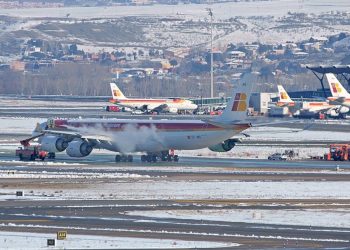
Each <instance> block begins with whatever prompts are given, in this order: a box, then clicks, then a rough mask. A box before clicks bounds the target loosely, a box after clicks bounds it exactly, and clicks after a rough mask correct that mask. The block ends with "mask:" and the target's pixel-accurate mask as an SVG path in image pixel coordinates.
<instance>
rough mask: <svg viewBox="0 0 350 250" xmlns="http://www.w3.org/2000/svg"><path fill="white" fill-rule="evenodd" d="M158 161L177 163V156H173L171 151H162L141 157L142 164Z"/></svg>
mask: <svg viewBox="0 0 350 250" xmlns="http://www.w3.org/2000/svg"><path fill="white" fill-rule="evenodd" d="M158 160H160V161H168V162H171V161H174V162H178V161H179V156H178V155H174V151H173V150H169V151H162V152H159V153H147V155H141V161H142V162H157V161H158Z"/></svg>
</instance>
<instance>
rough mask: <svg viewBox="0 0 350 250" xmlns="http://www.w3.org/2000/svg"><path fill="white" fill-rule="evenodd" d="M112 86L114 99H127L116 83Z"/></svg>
mask: <svg viewBox="0 0 350 250" xmlns="http://www.w3.org/2000/svg"><path fill="white" fill-rule="evenodd" d="M110 86H111V91H112V97H113V99H114V100H116V99H127V98H126V97H125V96H124V94H123V92H122V91H121V90H120V89H119V88H118V86H117V85H116V84H115V83H114V82H111V83H110Z"/></svg>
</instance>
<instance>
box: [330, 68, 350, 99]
mask: <svg viewBox="0 0 350 250" xmlns="http://www.w3.org/2000/svg"><path fill="white" fill-rule="evenodd" d="M326 78H327V81H328V84H329V88H330V89H331V93H332V96H333V97H350V94H349V93H348V91H347V90H346V89H345V88H344V87H343V85H342V84H341V83H340V82H339V80H338V79H337V78H336V77H335V75H334V74H332V73H327V74H326Z"/></svg>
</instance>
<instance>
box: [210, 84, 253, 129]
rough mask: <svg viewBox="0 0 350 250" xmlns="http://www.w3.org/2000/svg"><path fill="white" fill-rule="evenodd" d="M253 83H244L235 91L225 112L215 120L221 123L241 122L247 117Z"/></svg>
mask: <svg viewBox="0 0 350 250" xmlns="http://www.w3.org/2000/svg"><path fill="white" fill-rule="evenodd" d="M250 94H251V85H250V84H247V83H243V84H241V85H240V86H238V87H237V89H236V90H234V91H233V95H232V98H231V100H230V101H229V102H228V103H227V106H226V108H225V110H224V112H223V113H222V114H221V115H220V116H218V117H217V118H216V119H214V120H213V121H214V122H216V123H221V124H231V123H234V122H236V123H239V122H241V121H243V120H245V119H246V118H247V113H248V107H249V98H250Z"/></svg>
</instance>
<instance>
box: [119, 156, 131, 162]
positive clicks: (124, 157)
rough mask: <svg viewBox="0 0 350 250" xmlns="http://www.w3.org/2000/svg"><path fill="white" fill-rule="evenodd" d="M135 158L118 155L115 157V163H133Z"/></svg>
mask: <svg viewBox="0 0 350 250" xmlns="http://www.w3.org/2000/svg"><path fill="white" fill-rule="evenodd" d="M133 160H134V159H133V156H132V155H116V156H115V162H132V161H133Z"/></svg>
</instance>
